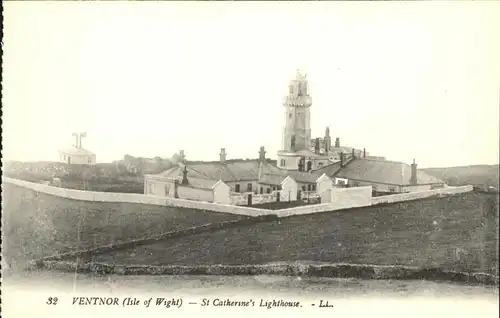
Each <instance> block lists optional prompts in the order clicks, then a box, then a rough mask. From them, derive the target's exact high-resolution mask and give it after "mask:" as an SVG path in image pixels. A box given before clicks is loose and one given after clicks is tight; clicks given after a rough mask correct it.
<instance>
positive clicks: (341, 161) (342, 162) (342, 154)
mask: <svg viewBox="0 0 500 318" xmlns="http://www.w3.org/2000/svg"><path fill="white" fill-rule="evenodd" d="M340 167H344V153H343V152H340Z"/></svg>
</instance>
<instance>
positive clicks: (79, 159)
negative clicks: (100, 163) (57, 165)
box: [59, 152, 96, 165]
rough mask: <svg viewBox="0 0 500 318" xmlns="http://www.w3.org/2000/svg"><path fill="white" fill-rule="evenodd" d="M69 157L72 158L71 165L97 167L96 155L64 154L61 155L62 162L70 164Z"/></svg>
mask: <svg viewBox="0 0 500 318" xmlns="http://www.w3.org/2000/svg"><path fill="white" fill-rule="evenodd" d="M68 157H70V158H71V162H70V163H71V164H81V165H95V164H96V155H69V154H67V153H64V152H60V153H59V159H60V161H61V162H64V163H68Z"/></svg>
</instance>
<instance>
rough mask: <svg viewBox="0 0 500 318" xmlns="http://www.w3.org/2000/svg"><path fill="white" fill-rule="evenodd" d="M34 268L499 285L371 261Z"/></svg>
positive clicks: (42, 263) (494, 280)
mask: <svg viewBox="0 0 500 318" xmlns="http://www.w3.org/2000/svg"><path fill="white" fill-rule="evenodd" d="M27 269H30V270H37V269H48V270H57V271H64V272H71V273H74V272H79V273H95V274H105V275H112V274H116V275H281V276H305V277H329V278H359V279H384V280H387V279H394V280H423V279H425V280H431V281H456V282H463V283H473V284H481V285H496V286H498V280H499V279H498V276H496V275H492V274H487V273H466V272H465V273H464V272H453V271H446V270H441V269H439V268H418V267H410V266H398V265H396V266H383V265H368V264H302V263H288V264H287V263H284V264H266V265H196V266H180V265H165V266H151V265H111V264H104V263H95V262H87V263H76V262H72V261H60V260H59V261H58V260H39V261H33V262H31V263H29V264H28V268H27Z"/></svg>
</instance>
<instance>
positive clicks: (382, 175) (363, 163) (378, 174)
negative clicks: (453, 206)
mask: <svg viewBox="0 0 500 318" xmlns="http://www.w3.org/2000/svg"><path fill="white" fill-rule="evenodd" d="M335 177H339V178H345V179H353V180H362V181H369V182H374V183H385V184H393V185H409V184H410V177H411V166H410V165H408V164H406V163H403V162H396V161H384V160H373V159H355V160H352V161H350V162H349V163H348V164H347V165H346V166H345V167H344V168H341V169H340V170H339V171H338V172H337V173H336V174H335ZM436 183H444V182H443V181H441V180H439V179H437V178H435V177H433V176H430V175H428V174H426V173H424V172H422V171H417V184H436Z"/></svg>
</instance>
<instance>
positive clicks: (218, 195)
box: [212, 182, 231, 204]
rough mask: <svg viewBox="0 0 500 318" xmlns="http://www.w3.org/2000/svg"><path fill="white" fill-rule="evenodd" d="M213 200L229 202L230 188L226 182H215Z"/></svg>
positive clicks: (222, 202) (221, 202)
mask: <svg viewBox="0 0 500 318" xmlns="http://www.w3.org/2000/svg"><path fill="white" fill-rule="evenodd" d="M212 192H213V202H214V203H220V204H229V203H230V202H229V201H230V199H229V196H230V192H231V189H230V188H229V186H228V185H227V184H225V183H224V182H219V183H217V184H216V185H215V186H214V188H213V190H212Z"/></svg>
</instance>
